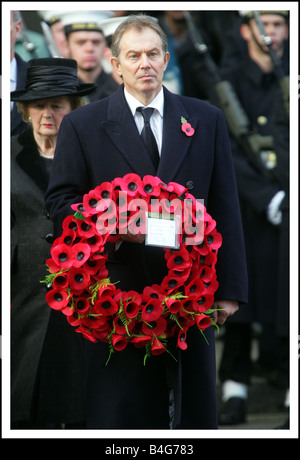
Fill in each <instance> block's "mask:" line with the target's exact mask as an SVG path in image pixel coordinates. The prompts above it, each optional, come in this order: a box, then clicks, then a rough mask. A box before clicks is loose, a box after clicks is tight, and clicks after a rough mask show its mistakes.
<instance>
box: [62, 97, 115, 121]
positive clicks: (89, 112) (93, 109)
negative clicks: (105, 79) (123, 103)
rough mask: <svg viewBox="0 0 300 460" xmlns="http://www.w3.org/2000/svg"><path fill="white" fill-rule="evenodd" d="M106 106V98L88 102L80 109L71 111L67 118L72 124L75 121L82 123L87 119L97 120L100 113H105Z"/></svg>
mask: <svg viewBox="0 0 300 460" xmlns="http://www.w3.org/2000/svg"><path fill="white" fill-rule="evenodd" d="M107 104H108V97H107V98H104V99H101V100H98V101H94V102H88V103H86V104H85V105H83V106H82V107H79V108H77V109H75V110H72V112H70V113H69V114H68V115H67V117H68V118H69V119H70V120H72V121H74V122H75V121H76V120H79V121H83V120H84V119H86V118H87V117H88V119H90V118H93V117H97V118H98V117H99V115H100V114H101V113H104V112H106V109H107Z"/></svg>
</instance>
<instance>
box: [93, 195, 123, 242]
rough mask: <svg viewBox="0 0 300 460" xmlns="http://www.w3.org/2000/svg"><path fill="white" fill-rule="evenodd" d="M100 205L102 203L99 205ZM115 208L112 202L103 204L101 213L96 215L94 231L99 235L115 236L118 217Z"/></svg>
mask: <svg viewBox="0 0 300 460" xmlns="http://www.w3.org/2000/svg"><path fill="white" fill-rule="evenodd" d="M101 204H102V203H101ZM116 210H117V208H116V206H115V203H114V202H113V201H112V200H108V201H107V204H105V203H103V212H99V213H98V214H97V222H96V230H97V232H98V233H99V234H100V235H106V234H108V233H109V234H116V231H117V222H118V220H117V219H118V215H117V212H116Z"/></svg>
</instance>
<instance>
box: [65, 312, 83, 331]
mask: <svg viewBox="0 0 300 460" xmlns="http://www.w3.org/2000/svg"><path fill="white" fill-rule="evenodd" d="M67 321H68V323H69V324H71V326H74V327H76V326H80V325H81V324H82V319H81V318H79V315H78V313H77V311H75V310H73V313H72V315H68V316H67Z"/></svg>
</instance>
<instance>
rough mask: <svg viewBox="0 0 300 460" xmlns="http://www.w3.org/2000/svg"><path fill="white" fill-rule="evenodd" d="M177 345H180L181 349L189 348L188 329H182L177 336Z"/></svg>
mask: <svg viewBox="0 0 300 460" xmlns="http://www.w3.org/2000/svg"><path fill="white" fill-rule="evenodd" d="M177 347H179V348H180V349H181V350H186V349H187V343H186V331H185V330H183V331H182V330H180V331H179V334H178V337H177Z"/></svg>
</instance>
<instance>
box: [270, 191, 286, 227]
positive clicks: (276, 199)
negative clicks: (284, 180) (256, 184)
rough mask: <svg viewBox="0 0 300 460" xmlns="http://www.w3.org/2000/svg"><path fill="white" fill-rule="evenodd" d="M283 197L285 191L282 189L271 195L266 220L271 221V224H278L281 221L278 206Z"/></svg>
mask: <svg viewBox="0 0 300 460" xmlns="http://www.w3.org/2000/svg"><path fill="white" fill-rule="evenodd" d="M284 197H285V192H284V191H283V190H281V191H280V192H277V193H276V194H275V195H274V196H273V198H272V200H271V201H270V203H269V206H268V208H267V217H268V221H269V222H271V224H273V225H279V224H281V222H282V212H281V210H280V209H279V208H280V205H281V203H282V200H283V199H284Z"/></svg>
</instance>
